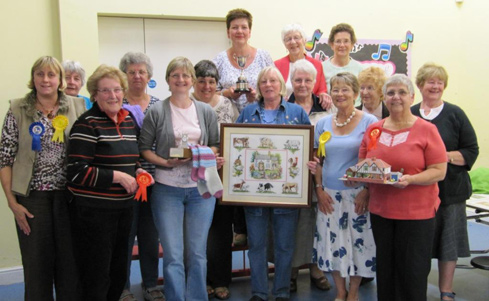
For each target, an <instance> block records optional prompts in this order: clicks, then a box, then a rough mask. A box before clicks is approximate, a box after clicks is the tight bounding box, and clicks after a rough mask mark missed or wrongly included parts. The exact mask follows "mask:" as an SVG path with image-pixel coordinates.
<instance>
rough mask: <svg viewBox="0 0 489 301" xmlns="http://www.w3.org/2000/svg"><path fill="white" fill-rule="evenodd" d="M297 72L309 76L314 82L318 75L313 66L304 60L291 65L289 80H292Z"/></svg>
mask: <svg viewBox="0 0 489 301" xmlns="http://www.w3.org/2000/svg"><path fill="white" fill-rule="evenodd" d="M297 71H302V72H305V73H307V74H309V75H311V76H312V79H313V80H314V81H316V76H317V74H318V71H317V70H316V67H314V65H313V64H312V63H311V62H309V61H308V60H306V59H301V60H297V61H295V63H293V64H292V68H291V70H290V78H291V79H292V78H294V76H295V73H296V72H297Z"/></svg>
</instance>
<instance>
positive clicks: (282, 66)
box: [274, 55, 328, 95]
mask: <svg viewBox="0 0 489 301" xmlns="http://www.w3.org/2000/svg"><path fill="white" fill-rule="evenodd" d="M306 60H307V61H309V62H310V63H312V64H313V65H314V68H316V70H317V72H318V73H317V75H316V83H315V84H314V88H313V89H312V93H313V94H314V95H319V94H321V93H327V92H328V86H327V85H326V79H325V77H324V73H323V66H322V65H321V62H320V61H318V60H316V59H313V58H312V57H310V56H307V55H306ZM274 64H275V67H277V69H278V70H280V73H282V76H283V77H284V81H285V82H287V79H288V78H289V71H290V70H289V69H290V58H289V56H288V55H287V56H285V57H283V58H281V59H279V60H276V61H275V62H274Z"/></svg>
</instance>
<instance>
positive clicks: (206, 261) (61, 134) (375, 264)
mask: <svg viewBox="0 0 489 301" xmlns="http://www.w3.org/2000/svg"><path fill="white" fill-rule="evenodd" d="M226 26H227V34H228V37H229V39H230V41H231V47H230V48H229V49H227V50H225V51H223V52H221V53H219V54H218V55H217V57H216V58H215V59H214V60H213V61H209V60H203V61H201V62H199V63H198V64H196V65H195V66H194V65H193V64H192V63H191V62H190V61H189V60H188V59H186V58H184V57H177V58H175V59H173V60H172V61H171V62H170V63H169V65H168V67H167V70H166V81H167V82H168V85H169V88H170V93H171V95H170V97H168V98H167V99H165V100H159V99H157V98H156V97H154V96H151V95H149V94H147V92H146V86H147V84H148V82H149V80H150V79H151V77H152V74H153V66H152V64H151V61H150V60H149V58H148V57H147V56H146V55H144V54H142V53H133V52H129V53H127V54H126V55H124V57H123V58H122V59H121V62H120V66H119V69H117V68H114V67H110V66H106V65H101V66H99V67H98V68H97V69H96V70H95V72H94V73H93V74H92V75H91V76H90V78H89V79H88V81H87V90H88V92H89V93H90V102H86V100H84V99H82V98H79V94H78V93H79V90H80V88H81V87H82V86H83V84H84V82H85V71H84V70H83V68H81V66H80V65H79V63H76V62H72V61H66V62H64V64H63V65H64V68H63V66H62V65H61V64H60V63H59V62H58V61H57V60H56V59H54V58H52V57H41V58H40V59H39V60H37V61H36V62H35V63H34V65H33V67H32V70H31V80H30V82H29V88H30V89H31V91H30V92H29V93H28V94H27V95H26V96H25V97H23V98H20V99H16V100H12V101H11V104H10V109H9V111H8V112H7V115H6V118H5V122H4V126H3V129H2V137H1V147H0V162H1V165H0V168H1V169H0V179H1V183H2V187H3V189H4V192H5V195H6V197H7V200H8V203H9V207H10V208H11V210H12V212H13V213H14V217H15V220H16V223H17V225H18V227H17V229H18V237H19V244H20V248H21V253H22V261H23V265H24V277H25V298H26V300H53V284H54V288H55V290H56V299H59V300H76V299H77V298H79V299H80V300H81V299H90V300H121V301H131V300H136V299H135V297H134V295H133V294H132V293H131V292H130V281H129V276H130V260H131V250H132V246H133V244H134V240H135V237H136V236H137V237H138V246H139V254H140V262H141V275H142V278H143V283H142V286H143V292H144V298H145V299H146V300H160V301H161V300H164V298H165V296H164V295H163V293H162V292H161V290H159V289H158V287H157V278H158V243H159V242H160V243H161V244H162V246H163V250H164V261H163V262H164V267H163V270H164V277H165V295H166V298H167V299H168V300H206V299H207V298H210V297H214V296H215V297H216V298H218V299H228V298H229V297H230V291H229V285H230V283H231V262H232V261H231V259H232V258H231V257H232V256H231V246H232V243H233V224H234V231H235V232H237V228H238V224H239V223H236V216H239V214H236V212H235V210H234V208H233V207H229V206H222V205H216V199H215V197H214V196H210V197H209V195H210V193H209V191H212V190H211V189H209V188H210V187H209V186H206V185H212V184H211V181H210V179H208V178H206V179H200V180H197V181H196V179H195V175H194V174H195V173H194V171H195V158H194V160H192V158H187V159H176V158H171V157H170V155H169V153H170V148H172V147H176V146H179V145H181V144H182V143H188V144H189V145H200V146H203V147H199V151H200V152H201V153H200V154H198V155H197V158H198V157H199V156H201V157H202V158H203V157H204V156H206V157H205V158H209V157H208V155H210V156H211V158H212V157H215V160H213V159H212V160H210V161H213V165H212V164H211V166H208V167H206V168H208V169H209V170H206V177H207V176H209V177H211V176H212V172H213V171H215V168H220V167H221V166H222V165H223V164H227V162H225V161H224V159H223V158H222V157H219V154H218V153H219V149H218V147H219V128H218V125H219V124H220V123H233V122H237V123H255V124H256V123H258V124H288V125H294V124H306V125H308V124H313V125H315V130H314V136H315V139H314V140H315V141H314V147H315V149H316V150H317V149H322V148H324V151H325V152H324V153H325V155H324V156H322V157H319V158H316V159H315V160H312V161H310V162H308V166H309V169H310V170H311V172H312V173H313V174H314V182H313V183H314V185H313V187H314V192H313V206H312V207H311V208H306V209H300V210H299V209H294V208H271V207H266V206H249V207H246V208H244V210H242V211H241V212H242V213H244V220H245V221H246V230H241V231H242V232H237V233H239V234H244V233H247V235H248V238H247V239H248V247H249V253H248V256H249V258H250V267H251V287H252V292H251V295H252V297H251V299H250V300H255V301H259V300H267V299H268V294H269V291H268V281H267V277H268V264H267V262H268V261H273V262H274V263H275V276H274V282H273V289H272V295H273V296H274V297H275V299H276V300H288V299H289V298H290V293H291V292H293V291H295V290H297V276H298V270H299V267H300V266H302V265H304V264H307V265H308V266H309V268H310V277H311V282H312V283H313V284H314V285H315V286H316V287H317V288H319V289H322V290H328V289H329V288H330V284H329V282H328V280H327V278H326V277H325V274H324V272H332V276H333V280H334V283H335V287H336V300H358V298H359V286H360V285H361V282H362V278H368V279H373V278H374V277H376V278H377V291H378V298H379V300H392V299H394V300H404V299H412V300H426V289H427V276H428V274H429V271H430V268H431V264H430V262H431V258H432V257H433V258H437V259H438V262H439V273H440V275H439V287H440V294H441V295H440V297H441V299H442V300H453V299H454V298H455V293H453V289H452V283H453V275H454V269H455V265H456V261H457V259H458V257H466V256H469V249H468V239H467V225H466V217H465V206H464V204H465V200H466V199H467V198H468V197H469V196H470V193H471V187H470V180H469V178H468V174H467V171H468V170H470V168H471V167H472V165H473V164H474V162H475V160H476V158H477V155H478V146H477V138H476V135H475V132H474V130H473V128H472V126H471V125H470V121H469V120H468V118H467V116H466V115H465V114H464V112H463V111H462V110H461V109H460V108H459V107H457V106H455V105H453V104H450V103H448V102H446V101H444V100H443V99H442V95H443V91H444V89H445V88H446V86H447V82H448V75H447V73H446V71H445V69H444V68H443V67H441V66H438V65H435V64H426V65H424V66H422V67H421V68H420V70H419V71H418V74H417V77H416V85H417V86H418V88H419V90H420V92H421V95H422V98H423V100H422V102H421V103H420V104H418V105H415V106H412V105H413V102H414V85H413V84H412V82H411V81H410V80H409V79H408V77H406V76H405V75H398V74H397V75H393V76H391V77H389V78H386V76H385V74H384V72H383V70H382V69H380V68H377V67H370V68H367V69H365V70H363V67H362V65H361V64H360V63H358V62H356V61H354V60H353V59H351V58H350V57H349V53H350V52H351V50H352V48H353V45H354V44H355V42H356V38H355V33H354V31H353V29H352V28H351V26H349V25H348V24H338V25H336V26H334V27H333V28H332V30H331V34H330V36H329V39H328V41H329V45H330V46H331V48H332V49H333V51H334V55H333V56H332V57H331V58H330V59H329V60H328V61H326V62H325V63H323V64H321V63H320V62H318V61H316V60H314V59H311V58H310V57H308V56H307V55H305V48H304V45H305V41H306V36H305V33H304V31H303V30H302V28H301V27H300V26H299V25H297V24H292V25H288V26H286V27H285V28H284V30H283V32H282V39H283V42H284V45H285V47H286V48H287V50H288V51H289V54H288V55H287V56H286V57H284V58H282V59H279V60H277V61H275V62H273V61H272V60H271V57H270V55H269V54H268V53H267V52H266V51H264V50H261V49H256V48H254V47H252V46H250V45H249V43H248V39H249V37H250V34H251V27H252V16H251V14H250V13H249V12H247V11H246V10H243V9H235V10H231V11H230V12H229V13H228V15H227V17H226ZM238 56H240V57H246V58H247V60H246V65H245V66H244V68H243V72H244V74H245V76H246V78H247V79H248V81H249V84H250V87H249V88H250V89H249V90H250V91H249V92H243V91H239V92H238V91H235V90H234V86H235V82H236V79H237V78H238V77H239V75H240V73H241V69H242V67H241V66H238V64H237V62H236V57H238ZM192 89H193V93H191V90H192ZM69 95H71V96H69ZM357 99H361V101H362V102H361V104H359V103H357ZM87 109H88V111H86V110H87ZM194 157H195V155H194ZM376 159H382V160H384V161H385V162H387V163H388V164H390V165H391V167H392V170H393V171H401V170H402V172H403V175H402V177H401V178H400V179H399V181H398V182H396V183H395V184H393V185H382V184H374V183H368V184H366V183H362V184H359V183H358V182H353V181H346V182H343V181H340V180H339V178H341V177H342V176H343V174H344V173H345V171H346V170H347V169H348V168H349V167H351V166H353V165H355V164H356V163H358V162H362V161H364V160H366V161H365V162H375V160H376ZM445 175H446V176H445ZM206 180H209V182H206ZM136 193H137V197H139V198H142V199H143V200H147V202H144V201H140V202H137V201H135V200H134V197H135V194H136ZM238 220H239V218H238ZM241 227H243V224H241ZM268 229H270V233H271V235H270V237H269V231H268ZM272 241H273V244H272ZM267 249H268V250H267ZM346 278H349V285H347V281H346V280H347V279H346Z"/></svg>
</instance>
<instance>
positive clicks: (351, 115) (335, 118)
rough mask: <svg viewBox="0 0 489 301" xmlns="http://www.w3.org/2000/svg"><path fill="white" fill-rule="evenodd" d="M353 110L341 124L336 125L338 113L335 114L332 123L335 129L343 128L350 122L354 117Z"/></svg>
mask: <svg viewBox="0 0 489 301" xmlns="http://www.w3.org/2000/svg"><path fill="white" fill-rule="evenodd" d="M355 114H356V113H355V109H353V112H351V114H350V116H349V117H348V118H346V121H345V122H343V123H338V113H336V115H335V116H334V123H335V124H336V126H337V127H339V128H342V127H344V126H345V125H347V124H348V123H350V122H351V120H352V119H353V117H354V116H355Z"/></svg>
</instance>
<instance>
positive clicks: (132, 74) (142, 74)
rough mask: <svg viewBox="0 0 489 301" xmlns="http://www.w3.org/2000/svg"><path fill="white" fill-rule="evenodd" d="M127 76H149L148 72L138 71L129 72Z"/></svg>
mask: <svg viewBox="0 0 489 301" xmlns="http://www.w3.org/2000/svg"><path fill="white" fill-rule="evenodd" d="M127 74H128V75H129V76H131V77H134V76H136V74H139V76H145V75H146V74H148V72H147V71H144V70H137V71H129V72H127Z"/></svg>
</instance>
